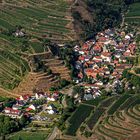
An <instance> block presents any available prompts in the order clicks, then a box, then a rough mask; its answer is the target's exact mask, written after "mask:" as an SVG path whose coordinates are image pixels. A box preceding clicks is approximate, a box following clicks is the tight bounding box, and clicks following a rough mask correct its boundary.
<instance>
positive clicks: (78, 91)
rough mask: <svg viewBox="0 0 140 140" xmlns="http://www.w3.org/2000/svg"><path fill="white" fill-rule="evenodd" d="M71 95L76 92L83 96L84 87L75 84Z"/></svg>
mask: <svg viewBox="0 0 140 140" xmlns="http://www.w3.org/2000/svg"><path fill="white" fill-rule="evenodd" d="M72 94H73V96H75V95H76V94H78V95H79V96H80V97H83V96H84V88H83V87H81V86H75V87H74V88H73V92H72Z"/></svg>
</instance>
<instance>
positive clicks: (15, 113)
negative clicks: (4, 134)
mask: <svg viewBox="0 0 140 140" xmlns="http://www.w3.org/2000/svg"><path fill="white" fill-rule="evenodd" d="M4 113H5V115H7V116H9V117H11V118H21V117H22V112H21V111H20V110H14V109H12V108H10V107H6V108H5V109H4Z"/></svg>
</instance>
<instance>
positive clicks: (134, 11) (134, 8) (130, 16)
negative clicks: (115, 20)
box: [125, 2, 140, 25]
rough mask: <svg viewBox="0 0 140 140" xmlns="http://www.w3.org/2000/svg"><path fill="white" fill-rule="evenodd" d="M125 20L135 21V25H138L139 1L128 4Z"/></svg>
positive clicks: (139, 15)
mask: <svg viewBox="0 0 140 140" xmlns="http://www.w3.org/2000/svg"><path fill="white" fill-rule="evenodd" d="M125 21H126V22H127V23H136V24H137V25H140V2H137V3H133V4H131V5H130V7H129V10H128V12H127V14H126V18H125Z"/></svg>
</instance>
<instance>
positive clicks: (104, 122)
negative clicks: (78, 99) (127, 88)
mask: <svg viewBox="0 0 140 140" xmlns="http://www.w3.org/2000/svg"><path fill="white" fill-rule="evenodd" d="M83 105H85V106H87V110H88V107H91V111H90V113H88V115H87V116H86V117H84V116H85V115H84V114H83V113H80V111H79V110H80V107H81V106H79V108H78V109H77V110H76V111H75V113H74V114H73V115H72V117H71V118H70V121H69V122H70V126H69V127H68V132H69V133H66V134H67V135H71V136H74V135H75V133H76V134H77V138H79V132H80V134H81V135H82V136H81V138H83V139H84V136H83V135H84V133H85V132H90V133H91V134H92V135H91V137H89V138H88V139H91V140H92V139H95V138H96V139H99V140H126V139H132V138H131V137H132V136H133V135H134V134H136V135H137V134H138V132H139V128H140V95H138V94H135V95H132V94H124V95H122V96H112V97H109V98H107V99H103V98H100V97H99V98H97V99H95V101H94V100H91V101H87V103H86V102H85V103H84V104H83ZM88 105H89V106H88ZM87 110H86V111H87ZM84 112H85V111H84ZM80 114H81V115H80ZM81 116H82V117H84V120H82V122H80V118H82V117H81ZM74 119H75V121H71V120H74ZM72 126H73V129H71V128H72ZM82 127H83V129H82V131H81V130H80V128H82ZM65 137H66V136H65ZM69 139H71V138H69ZM73 139H74V137H73Z"/></svg>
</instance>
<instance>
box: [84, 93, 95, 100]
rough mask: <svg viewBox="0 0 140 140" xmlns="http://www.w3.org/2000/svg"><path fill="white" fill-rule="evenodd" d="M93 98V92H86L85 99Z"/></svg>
mask: <svg viewBox="0 0 140 140" xmlns="http://www.w3.org/2000/svg"><path fill="white" fill-rule="evenodd" d="M91 99H93V95H92V94H85V95H84V100H86V101H88V100H91Z"/></svg>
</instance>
